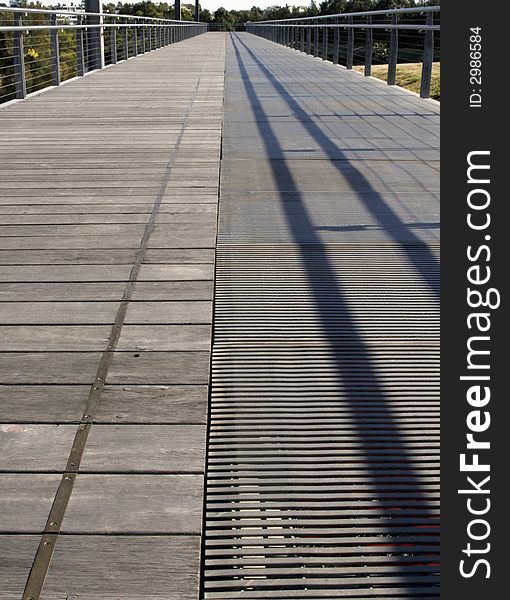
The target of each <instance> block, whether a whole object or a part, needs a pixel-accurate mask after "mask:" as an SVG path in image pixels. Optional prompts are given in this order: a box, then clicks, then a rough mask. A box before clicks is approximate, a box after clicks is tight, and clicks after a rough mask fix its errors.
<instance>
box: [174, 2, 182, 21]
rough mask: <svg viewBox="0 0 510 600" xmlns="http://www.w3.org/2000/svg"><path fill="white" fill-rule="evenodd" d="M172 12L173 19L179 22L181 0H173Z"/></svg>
mask: <svg viewBox="0 0 510 600" xmlns="http://www.w3.org/2000/svg"><path fill="white" fill-rule="evenodd" d="M174 12H175V19H176V20H177V21H180V20H181V0H175V2H174Z"/></svg>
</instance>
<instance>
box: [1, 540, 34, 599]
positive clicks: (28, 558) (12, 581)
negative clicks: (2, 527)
mask: <svg viewBox="0 0 510 600" xmlns="http://www.w3.org/2000/svg"><path fill="white" fill-rule="evenodd" d="M40 541H41V536H40V535H0V581H1V582H2V585H0V600H12V599H13V598H21V597H22V595H23V590H24V589H25V583H26V581H27V578H28V574H29V573H30V569H31V568H32V564H33V562H34V556H35V553H36V551H37V547H38V545H39V542H40Z"/></svg>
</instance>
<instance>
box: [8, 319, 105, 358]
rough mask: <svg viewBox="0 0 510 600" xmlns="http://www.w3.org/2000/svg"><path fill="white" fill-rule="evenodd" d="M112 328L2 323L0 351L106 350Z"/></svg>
mask: <svg viewBox="0 0 510 600" xmlns="http://www.w3.org/2000/svg"><path fill="white" fill-rule="evenodd" d="M110 330H111V327H109V326H95V325H85V326H82V325H76V326H75V325H63V326H62V325H52V326H46V325H0V352H6V351H7V352H25V351H28V352H30V351H33V352H45V351H58V350H60V351H82V352H83V351H89V352H90V351H104V350H105V349H106V346H107V342H108V336H109V334H110Z"/></svg>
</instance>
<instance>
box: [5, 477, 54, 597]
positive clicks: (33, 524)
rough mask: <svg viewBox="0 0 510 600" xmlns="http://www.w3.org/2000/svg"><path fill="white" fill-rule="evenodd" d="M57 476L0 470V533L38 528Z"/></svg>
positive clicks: (31, 531)
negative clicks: (2, 471) (0, 491)
mask: <svg viewBox="0 0 510 600" xmlns="http://www.w3.org/2000/svg"><path fill="white" fill-rule="evenodd" d="M60 477H61V476H60V475H59V474H52V475H42V474H41V475H40V474H35V473H30V474H27V473H0V489H1V490H2V493H1V494H0V533H40V532H42V531H43V530H44V526H45V524H46V519H47V518H48V514H49V512H50V508H51V505H52V502H53V498H54V497H55V492H56V491H57V487H58V484H59V482H60ZM2 581H3V580H2ZM0 587H2V586H0ZM1 597H2V596H1V595H0V598H1Z"/></svg>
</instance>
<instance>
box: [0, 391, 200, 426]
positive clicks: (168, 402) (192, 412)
mask: <svg viewBox="0 0 510 600" xmlns="http://www.w3.org/2000/svg"><path fill="white" fill-rule="evenodd" d="M207 394H208V388H207V386H206V385H109V384H107V385H106V386H105V388H104V392H103V394H102V398H101V403H100V404H99V408H98V411H97V414H96V417H95V421H96V422H98V423H163V424H167V423H168V424H169V423H188V424H190V423H196V424H202V423H205V422H206V417H207ZM0 398H1V388H0Z"/></svg>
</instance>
